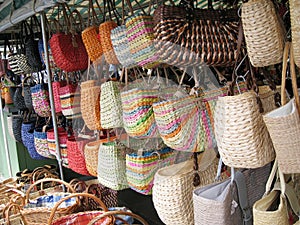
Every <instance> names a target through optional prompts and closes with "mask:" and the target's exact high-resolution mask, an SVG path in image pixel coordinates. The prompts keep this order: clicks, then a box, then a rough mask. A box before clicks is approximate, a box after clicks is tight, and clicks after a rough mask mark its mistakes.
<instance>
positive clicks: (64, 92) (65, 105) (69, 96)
mask: <svg viewBox="0 0 300 225" xmlns="http://www.w3.org/2000/svg"><path fill="white" fill-rule="evenodd" d="M59 97H60V103H61V110H62V114H63V115H64V116H65V117H66V118H67V119H75V118H78V117H81V112H80V90H79V89H78V85H77V84H67V85H66V86H63V87H60V88H59Z"/></svg>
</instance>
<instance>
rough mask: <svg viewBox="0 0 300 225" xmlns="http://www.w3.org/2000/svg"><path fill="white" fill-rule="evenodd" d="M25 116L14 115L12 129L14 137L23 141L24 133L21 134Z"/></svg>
mask: <svg viewBox="0 0 300 225" xmlns="http://www.w3.org/2000/svg"><path fill="white" fill-rule="evenodd" d="M22 122H23V118H22V117H20V116H13V117H12V129H13V134H14V138H15V140H16V141H18V142H20V143H22V134H21V127H22Z"/></svg>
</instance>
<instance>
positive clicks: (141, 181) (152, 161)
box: [126, 148, 176, 195]
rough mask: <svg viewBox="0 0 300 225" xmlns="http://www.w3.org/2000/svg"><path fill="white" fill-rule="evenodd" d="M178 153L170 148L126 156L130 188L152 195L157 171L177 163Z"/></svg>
mask: <svg viewBox="0 0 300 225" xmlns="http://www.w3.org/2000/svg"><path fill="white" fill-rule="evenodd" d="M175 158H176V152H174V151H173V150H172V149H170V148H162V149H160V150H151V151H143V152H141V153H140V152H139V151H138V152H137V153H131V154H126V177H127V181H128V184H129V187H130V188H131V189H133V190H135V191H137V192H138V193H141V194H144V195H151V194H152V187H153V180H154V175H155V173H156V171H157V170H159V169H160V168H163V167H165V166H169V165H172V164H174V163H175Z"/></svg>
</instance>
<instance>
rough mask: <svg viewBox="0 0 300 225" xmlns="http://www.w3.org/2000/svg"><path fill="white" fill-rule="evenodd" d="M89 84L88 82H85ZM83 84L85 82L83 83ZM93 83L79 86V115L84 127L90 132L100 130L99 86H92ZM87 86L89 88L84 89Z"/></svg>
mask: <svg viewBox="0 0 300 225" xmlns="http://www.w3.org/2000/svg"><path fill="white" fill-rule="evenodd" d="M86 82H89V81H86ZM83 83H85V82H83ZM93 84H95V83H93V82H89V83H88V84H84V85H83V86H82V85H81V104H80V107H81V114H82V119H83V120H84V122H85V124H86V126H87V127H88V128H89V129H90V130H100V129H101V124H100V90H101V87H100V86H93ZM86 85H89V87H86Z"/></svg>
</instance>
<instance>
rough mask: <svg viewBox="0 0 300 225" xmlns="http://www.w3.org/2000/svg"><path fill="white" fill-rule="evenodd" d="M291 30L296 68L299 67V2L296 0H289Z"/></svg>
mask: <svg viewBox="0 0 300 225" xmlns="http://www.w3.org/2000/svg"><path fill="white" fill-rule="evenodd" d="M289 3H290V4H289V5H290V17H291V30H292V46H293V50H294V60H295V63H296V65H297V66H300V49H299V46H300V23H299V14H300V2H299V1H297V0H289Z"/></svg>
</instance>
